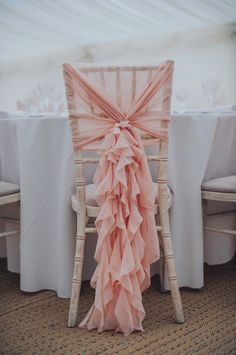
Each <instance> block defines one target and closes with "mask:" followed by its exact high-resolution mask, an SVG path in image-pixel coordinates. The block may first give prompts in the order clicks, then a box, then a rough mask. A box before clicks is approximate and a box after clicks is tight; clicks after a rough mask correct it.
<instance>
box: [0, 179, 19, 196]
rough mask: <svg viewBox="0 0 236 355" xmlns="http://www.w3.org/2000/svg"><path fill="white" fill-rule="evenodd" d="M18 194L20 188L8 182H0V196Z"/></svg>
mask: <svg viewBox="0 0 236 355" xmlns="http://www.w3.org/2000/svg"><path fill="white" fill-rule="evenodd" d="M17 192H20V187H19V186H18V185H16V184H11V183H10V182H4V181H0V196H6V195H11V194H14V193H17Z"/></svg>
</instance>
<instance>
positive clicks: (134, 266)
mask: <svg viewBox="0 0 236 355" xmlns="http://www.w3.org/2000/svg"><path fill="white" fill-rule="evenodd" d="M66 70H67V71H68V74H69V75H70V76H71V77H73V85H72V88H73V90H74V91H75V93H76V94H77V95H78V96H79V97H80V99H82V101H83V102H85V103H86V104H87V105H86V111H85V109H84V111H83V112H79V113H78V111H77V110H76V108H75V110H74V112H70V119H71V120H70V122H71V128H72V138H73V145H74V150H75V151H77V150H80V149H86V147H89V146H90V147H91V146H93V148H94V144H96V143H99V144H100V147H99V148H100V155H101V158H100V162H99V166H98V169H97V171H96V174H95V176H94V183H95V186H96V196H95V198H96V200H97V203H98V205H99V206H100V212H99V216H98V217H97V220H96V227H97V231H98V242H97V247H96V252H95V259H96V261H97V263H98V265H97V268H96V270H95V273H94V275H93V277H92V280H91V286H92V287H94V288H95V289H96V292H95V300H94V304H93V305H92V307H91V309H90V311H89V312H88V314H87V316H86V317H85V319H84V320H83V321H82V322H81V323H80V327H87V328H88V329H89V330H90V329H94V328H96V329H97V330H98V332H102V331H103V330H116V331H119V332H123V333H124V334H125V335H128V334H130V333H131V332H133V331H135V330H141V331H142V330H143V327H142V321H143V319H144V316H145V311H144V308H143V304H142V292H143V291H144V290H145V289H147V288H148V287H149V285H150V264H151V263H153V262H154V261H155V260H157V259H158V258H159V244H158V236H157V231H156V223H155V216H154V206H155V194H154V193H153V182H152V178H151V174H150V170H149V167H148V163H147V159H146V156H145V152H144V147H143V143H142V140H141V137H140V130H142V131H144V132H145V133H147V134H152V136H153V137H155V138H156V139H160V138H161V139H164V140H167V139H168V132H166V131H165V130H164V129H163V130H162V129H161V125H160V121H161V120H162V119H169V112H164V113H163V112H162V111H161V110H160V111H159V112H158V111H156V112H155V111H154V110H153V107H156V106H158V105H159V106H160V104H161V103H163V101H164V100H168V99H169V96H170V95H171V92H170V91H169V90H164V91H163V90H162V91H161V88H162V87H163V86H165V84H166V82H168V80H170V78H171V75H172V70H173V66H172V62H166V63H165V64H164V65H163V66H160V67H158V69H157V71H156V72H155V73H154V75H153V76H152V77H151V78H150V80H149V81H148V83H147V85H146V86H145V88H144V89H143V90H142V92H141V93H140V95H139V96H138V97H137V98H136V99H135V100H134V102H132V104H130V107H129V108H128V110H126V111H125V112H124V110H122V109H121V108H120V107H119V106H118V104H117V103H115V102H114V101H112V100H110V99H109V98H108V97H106V96H105V95H104V94H103V93H102V92H101V90H100V91H99V90H98V89H97V88H96V87H95V86H94V85H91V83H90V81H89V80H88V78H86V76H85V75H84V74H83V73H81V72H78V71H77V70H75V69H74V68H73V66H69V67H67V68H66ZM166 87H167V86H166ZM158 92H161V96H160V97H158V95H157V93H158ZM73 103H74V101H73V102H71V104H73ZM147 107H148V109H147ZM81 120H82V122H81ZM86 123H87V124H86ZM91 123H92V124H91ZM89 127H90V129H89Z"/></svg>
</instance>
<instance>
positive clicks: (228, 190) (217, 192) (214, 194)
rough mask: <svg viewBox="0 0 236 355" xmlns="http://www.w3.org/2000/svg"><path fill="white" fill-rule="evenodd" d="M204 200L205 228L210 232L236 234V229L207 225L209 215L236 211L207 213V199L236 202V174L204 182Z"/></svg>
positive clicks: (227, 212)
mask: <svg viewBox="0 0 236 355" xmlns="http://www.w3.org/2000/svg"><path fill="white" fill-rule="evenodd" d="M202 201H203V228H204V230H206V231H210V232H219V233H224V234H230V235H235V236H236V230H230V229H225V228H219V227H214V226H208V225H206V218H207V216H217V215H226V214H229V213H232V212H234V213H235V210H230V211H226V212H218V213H211V214H208V213H207V201H221V202H231V203H235V202H236V175H231V176H225V177H221V178H217V179H213V180H209V181H206V182H204V183H203V184H202Z"/></svg>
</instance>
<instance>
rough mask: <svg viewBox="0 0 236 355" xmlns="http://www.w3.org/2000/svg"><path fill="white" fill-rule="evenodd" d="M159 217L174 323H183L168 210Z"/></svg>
mask: <svg viewBox="0 0 236 355" xmlns="http://www.w3.org/2000/svg"><path fill="white" fill-rule="evenodd" d="M160 217H161V227H162V232H161V235H160V236H161V239H162V245H163V252H164V263H165V265H166V269H167V270H166V271H167V275H168V280H169V285H170V290H171V296H172V301H173V306H174V310H175V319H176V323H184V313H183V307H182V302H181V297H180V292H179V286H178V280H177V274H176V268H175V260H174V253H173V247H172V241H171V234H170V225H169V213H168V210H167V209H166V211H162V212H160Z"/></svg>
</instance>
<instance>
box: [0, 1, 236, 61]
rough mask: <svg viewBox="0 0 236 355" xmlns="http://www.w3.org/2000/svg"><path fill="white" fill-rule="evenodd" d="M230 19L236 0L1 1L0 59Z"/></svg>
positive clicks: (31, 56) (219, 23) (206, 25)
mask: <svg viewBox="0 0 236 355" xmlns="http://www.w3.org/2000/svg"><path fill="white" fill-rule="evenodd" d="M231 23H236V1H235V0H0V48H1V50H0V63H1V64H3V63H11V62H16V61H22V60H26V59H34V58H39V57H40V58H41V57H44V56H48V55H49V54H55V53H59V52H61V51H65V52H66V51H67V50H71V49H73V48H74V49H75V48H81V47H84V46H93V45H101V44H107V43H114V42H119V41H127V40H137V39H145V38H150V37H155V38H159V37H161V36H163V35H166V34H173V33H175V32H183V31H189V30H198V29H204V28H209V27H213V26H222V25H224V24H231Z"/></svg>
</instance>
